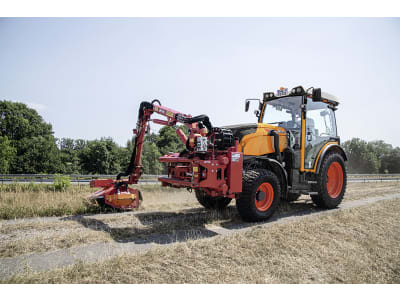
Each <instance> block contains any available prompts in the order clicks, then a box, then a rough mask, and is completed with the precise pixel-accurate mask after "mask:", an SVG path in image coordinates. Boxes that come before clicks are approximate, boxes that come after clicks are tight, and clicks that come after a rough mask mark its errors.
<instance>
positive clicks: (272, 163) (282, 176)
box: [256, 156, 288, 198]
mask: <svg viewBox="0 0 400 300" xmlns="http://www.w3.org/2000/svg"><path fill="white" fill-rule="evenodd" d="M256 160H259V161H262V162H264V163H267V165H268V166H269V167H270V168H271V170H272V171H273V172H274V173H275V174H276V175H277V176H278V179H279V182H280V183H281V193H282V195H281V197H282V198H285V197H286V196H287V191H288V178H287V173H286V170H285V168H284V167H283V166H282V164H281V163H280V162H279V161H277V160H275V159H272V158H268V157H263V156H257V157H256Z"/></svg>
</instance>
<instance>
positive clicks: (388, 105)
mask: <svg viewBox="0 0 400 300" xmlns="http://www.w3.org/2000/svg"><path fill="white" fill-rule="evenodd" d="M0 45H1V47H0V70H1V72H0V99H6V100H12V101H21V102H25V103H28V104H29V105H30V106H31V107H34V108H37V109H38V111H39V113H40V114H41V115H42V116H43V117H44V119H45V120H46V121H47V122H50V123H51V124H52V125H53V129H54V132H55V136H56V137H71V138H83V139H95V138H100V137H102V136H110V137H112V138H113V139H114V140H115V141H117V142H118V143H119V144H121V145H123V144H125V143H126V141H127V140H128V139H129V138H130V137H131V136H132V128H134V127H135V124H136V118H137V110H138V107H139V103H140V102H141V101H144V100H152V99H154V98H158V99H160V100H161V101H162V104H163V105H165V106H168V107H171V108H174V109H176V110H179V111H182V112H184V113H188V114H192V115H197V114H203V113H206V114H208V115H209V116H210V119H211V121H212V123H213V125H228V124H236V123H249V122H255V121H256V119H255V116H254V115H253V114H252V113H245V112H244V99H245V98H250V97H261V95H262V93H263V92H265V91H275V90H276V89H278V88H279V87H281V86H284V87H288V88H291V87H294V86H297V85H303V86H304V87H310V86H314V87H321V88H322V90H324V91H327V92H330V93H332V94H334V95H336V96H337V97H338V98H339V101H340V102H341V103H340V106H339V109H338V110H337V112H336V116H337V123H338V133H339V135H340V136H341V137H342V140H347V139H349V138H351V137H361V138H363V139H366V140H376V139H383V140H385V141H386V142H389V143H391V144H393V145H395V146H400V134H399V132H400V115H399V111H400V104H399V101H400V96H399V95H400V93H399V92H400V85H399V83H400V19H399V18H397V19H389V18H385V19H381V18H367V19H343V18H334V19H332V18H328V19H318V18H252V19H250V18H217V19H212V18H200V19H190V18H161V19H160V18H148V19H146V18H128V19H125V18H120V19H115V18H106V19H104V18H103V19H102V18H96V19H76V18H75V19H41V18H36V19H10V18H6V19H4V18H2V19H0ZM153 129H154V130H156V129H157V127H156V126H154V125H153Z"/></svg>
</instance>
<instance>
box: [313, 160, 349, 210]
mask: <svg viewBox="0 0 400 300" xmlns="http://www.w3.org/2000/svg"><path fill="white" fill-rule="evenodd" d="M332 164H334V165H336V164H339V165H340V166H341V171H342V184H341V185H340V181H341V180H340V178H333V179H336V180H335V183H334V187H335V188H334V189H333V192H332V190H331V192H329V191H328V187H327V183H328V182H329V178H328V170H329V168H330V167H331V166H332ZM337 172H339V173H340V168H339V169H338V171H337ZM331 180H332V178H331ZM336 182H337V183H336ZM346 185H347V172H346V166H345V164H344V160H343V157H342V156H341V155H340V154H337V153H332V154H328V155H327V156H326V157H325V158H324V160H323V162H322V165H321V169H320V172H319V174H318V177H317V192H318V195H311V199H312V200H313V202H314V203H315V205H317V206H318V207H321V208H329V209H331V208H335V207H337V206H338V205H339V204H340V203H341V202H342V200H343V196H344V193H345V192H346Z"/></svg>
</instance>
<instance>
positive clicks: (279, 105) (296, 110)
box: [263, 96, 302, 129]
mask: <svg viewBox="0 0 400 300" xmlns="http://www.w3.org/2000/svg"><path fill="white" fill-rule="evenodd" d="M301 102H302V97H301V96H295V97H285V98H279V99H275V100H271V101H268V102H267V104H266V107H265V113H264V120H263V122H264V123H268V124H273V125H277V126H281V127H284V128H286V129H300V128H301Z"/></svg>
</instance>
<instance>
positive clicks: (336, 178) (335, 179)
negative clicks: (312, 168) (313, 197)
mask: <svg viewBox="0 0 400 300" xmlns="http://www.w3.org/2000/svg"><path fill="white" fill-rule="evenodd" d="M342 187H343V169H342V166H341V165H340V164H339V163H338V162H336V161H335V162H333V163H332V164H331V165H330V166H329V169H328V173H327V178H326V189H327V191H328V194H329V196H330V197H331V198H337V197H338V196H339V195H340V193H341V192H342Z"/></svg>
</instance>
